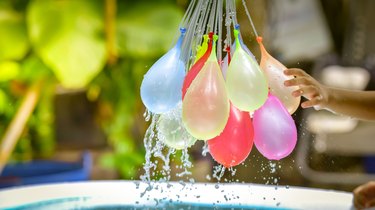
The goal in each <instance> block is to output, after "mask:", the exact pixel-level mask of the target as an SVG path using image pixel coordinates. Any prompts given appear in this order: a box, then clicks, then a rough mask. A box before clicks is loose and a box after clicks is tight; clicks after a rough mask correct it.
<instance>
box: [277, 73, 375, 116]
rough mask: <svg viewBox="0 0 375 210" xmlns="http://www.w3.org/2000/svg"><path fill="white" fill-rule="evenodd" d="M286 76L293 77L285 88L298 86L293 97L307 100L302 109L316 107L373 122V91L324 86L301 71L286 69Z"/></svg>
mask: <svg viewBox="0 0 375 210" xmlns="http://www.w3.org/2000/svg"><path fill="white" fill-rule="evenodd" d="M284 73H285V74H286V75H292V76H295V78H294V79H291V80H287V81H285V83H284V84H285V86H287V87H288V86H299V88H300V89H299V90H296V91H294V92H293V93H292V95H293V96H295V97H298V96H304V97H305V98H307V99H308V101H305V102H303V103H302V104H301V106H302V107H303V108H307V107H312V106H315V107H318V108H321V109H329V110H331V111H333V112H336V113H339V114H344V115H347V116H350V117H354V118H359V119H364V120H375V91H354V90H345V89H337V88H331V87H327V86H324V85H322V84H320V83H319V82H318V81H316V80H315V79H314V78H313V77H311V76H310V75H308V74H307V73H306V72H304V71H303V70H301V69H295V68H293V69H287V70H285V71H284Z"/></svg>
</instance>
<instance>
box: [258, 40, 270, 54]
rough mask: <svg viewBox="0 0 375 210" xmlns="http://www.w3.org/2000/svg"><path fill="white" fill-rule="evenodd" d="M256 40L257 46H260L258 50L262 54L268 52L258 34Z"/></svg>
mask: <svg viewBox="0 0 375 210" xmlns="http://www.w3.org/2000/svg"><path fill="white" fill-rule="evenodd" d="M257 42H258V44H259V47H260V51H261V53H262V54H268V52H267V50H266V48H265V47H264V45H263V37H261V36H258V37H257Z"/></svg>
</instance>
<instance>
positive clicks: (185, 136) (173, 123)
mask: <svg viewBox="0 0 375 210" xmlns="http://www.w3.org/2000/svg"><path fill="white" fill-rule="evenodd" d="M181 115H182V103H179V105H177V107H176V108H175V109H173V110H172V111H170V112H167V113H164V114H161V116H160V118H159V121H158V128H159V129H158V139H159V140H160V141H162V142H164V143H165V144H166V145H167V146H168V147H171V148H174V149H178V150H180V149H184V148H187V147H190V146H191V145H193V144H194V143H195V142H196V139H195V138H194V137H192V136H191V135H190V134H189V133H188V132H187V131H186V129H185V127H184V125H183V123H182V118H181V117H182V116H181Z"/></svg>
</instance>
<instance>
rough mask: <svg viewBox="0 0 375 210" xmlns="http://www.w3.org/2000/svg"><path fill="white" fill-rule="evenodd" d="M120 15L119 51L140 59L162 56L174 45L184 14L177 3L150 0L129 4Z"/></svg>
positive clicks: (118, 29)
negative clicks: (148, 0)
mask: <svg viewBox="0 0 375 210" xmlns="http://www.w3.org/2000/svg"><path fill="white" fill-rule="evenodd" d="M120 9H121V7H120ZM119 15H120V16H119V17H118V22H117V38H118V45H119V53H120V54H121V55H123V56H128V57H132V58H137V59H139V58H154V57H157V56H160V55H161V54H163V53H164V52H166V51H167V50H168V49H170V48H171V47H172V46H173V44H174V43H173V41H176V38H177V36H178V35H179V30H178V25H179V23H180V20H181V19H182V15H183V14H182V11H181V10H180V9H179V8H178V7H177V6H176V5H175V4H172V3H169V4H168V3H160V2H155V1H150V2H147V3H138V4H135V5H132V6H131V7H129V6H127V7H126V5H125V8H124V9H123V11H121V12H119Z"/></svg>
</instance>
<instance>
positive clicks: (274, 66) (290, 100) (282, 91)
mask: <svg viewBox="0 0 375 210" xmlns="http://www.w3.org/2000/svg"><path fill="white" fill-rule="evenodd" d="M257 41H258V43H259V46H260V51H261V53H262V58H261V61H260V68H261V69H262V70H263V71H264V72H265V75H266V77H267V80H268V85H269V87H270V92H271V94H272V95H274V96H277V97H278V98H279V99H280V101H281V102H282V103H283V104H284V106H285V108H286V109H287V110H288V112H289V114H293V113H294V112H295V111H296V110H297V108H298V106H299V104H300V101H301V97H294V96H292V92H293V91H295V90H298V87H296V86H294V87H285V86H284V82H285V81H286V80H290V79H293V76H287V75H285V74H284V70H285V69H287V68H286V67H285V66H284V65H283V64H281V63H280V62H279V61H278V60H276V59H275V58H273V57H272V56H271V55H270V54H269V53H268V52H267V50H266V48H265V47H264V45H263V42H262V37H257Z"/></svg>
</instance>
